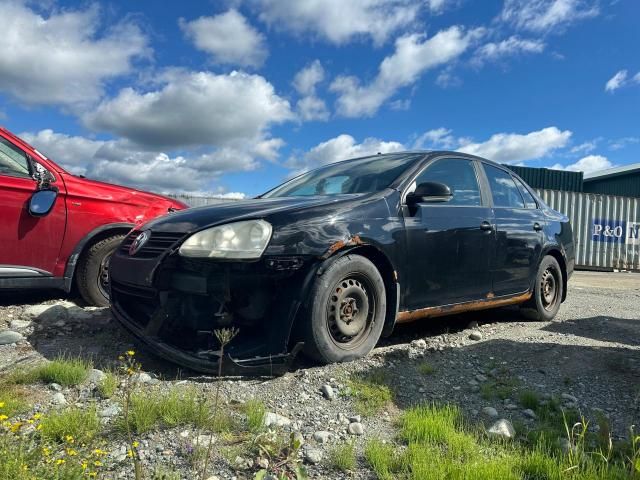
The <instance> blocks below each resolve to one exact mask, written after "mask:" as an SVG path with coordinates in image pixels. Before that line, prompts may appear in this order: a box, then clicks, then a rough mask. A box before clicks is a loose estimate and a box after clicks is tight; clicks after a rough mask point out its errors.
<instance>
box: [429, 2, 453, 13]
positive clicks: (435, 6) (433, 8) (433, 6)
mask: <svg viewBox="0 0 640 480" xmlns="http://www.w3.org/2000/svg"><path fill="white" fill-rule="evenodd" d="M451 3H453V2H452V1H451V0H427V6H428V7H429V11H430V12H431V13H432V14H438V13H442V11H443V10H444V9H445V8H446V7H447V6H448V5H449V4H451Z"/></svg>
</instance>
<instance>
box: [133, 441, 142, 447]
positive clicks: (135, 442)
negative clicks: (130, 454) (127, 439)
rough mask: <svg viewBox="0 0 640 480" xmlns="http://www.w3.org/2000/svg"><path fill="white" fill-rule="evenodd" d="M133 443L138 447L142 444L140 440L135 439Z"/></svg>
mask: <svg viewBox="0 0 640 480" xmlns="http://www.w3.org/2000/svg"><path fill="white" fill-rule="evenodd" d="M131 445H133V448H138V447H139V446H140V442H138V441H137V440H134V441H133V443H132V444H131Z"/></svg>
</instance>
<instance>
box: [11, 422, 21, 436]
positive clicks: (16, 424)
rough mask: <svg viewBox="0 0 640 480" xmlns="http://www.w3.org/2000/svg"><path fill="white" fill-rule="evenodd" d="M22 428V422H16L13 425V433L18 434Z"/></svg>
mask: <svg viewBox="0 0 640 480" xmlns="http://www.w3.org/2000/svg"><path fill="white" fill-rule="evenodd" d="M20 427H22V422H16V423H14V424H13V425H11V427H10V428H11V431H12V432H13V433H16V432H17V431H18V430H20Z"/></svg>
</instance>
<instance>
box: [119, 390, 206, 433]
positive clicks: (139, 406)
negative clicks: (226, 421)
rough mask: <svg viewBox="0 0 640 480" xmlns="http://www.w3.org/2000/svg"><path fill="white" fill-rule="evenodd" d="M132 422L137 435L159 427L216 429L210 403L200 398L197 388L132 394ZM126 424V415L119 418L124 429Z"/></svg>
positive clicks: (120, 426) (130, 413)
mask: <svg viewBox="0 0 640 480" xmlns="http://www.w3.org/2000/svg"><path fill="white" fill-rule="evenodd" d="M128 421H129V426H130V427H131V429H132V430H133V431H134V432H136V433H145V432H148V431H150V430H152V429H153V428H154V427H156V426H164V427H177V426H181V425H193V426H194V427H197V428H204V427H212V426H213V417H212V415H211V404H210V402H209V401H208V400H206V399H204V398H202V397H200V396H199V395H198V392H197V390H196V389H195V388H179V387H174V388H172V389H170V390H169V391H168V392H160V391H158V390H145V391H140V392H134V393H132V394H131V403H130V406H129V414H128ZM125 422H126V420H125V418H124V416H122V417H120V418H119V421H118V427H119V428H120V429H121V430H125V429H126V423H125Z"/></svg>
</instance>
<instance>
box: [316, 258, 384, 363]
mask: <svg viewBox="0 0 640 480" xmlns="http://www.w3.org/2000/svg"><path fill="white" fill-rule="evenodd" d="M330 262H331V263H329V265H328V266H327V267H326V269H325V271H324V272H323V273H322V275H321V276H320V277H318V278H317V279H316V282H315V284H314V285H313V287H312V289H311V295H310V298H309V307H308V309H307V311H308V312H309V316H310V318H308V319H306V320H307V324H306V332H305V347H304V351H305V353H306V354H307V355H309V356H310V357H313V358H314V359H316V360H318V361H320V362H323V363H333V362H346V361H350V360H355V359H357V358H362V357H364V356H366V355H367V354H368V353H369V352H370V351H371V350H372V349H373V347H375V345H376V343H377V342H378V339H379V338H380V334H381V332H382V328H383V326H384V320H385V314H386V311H387V301H386V294H385V288H384V281H383V280H382V277H381V275H380V272H379V271H378V269H377V268H376V267H375V265H374V264H373V263H371V262H370V261H369V260H367V259H366V258H364V257H362V256H360V255H346V256H344V257H341V258H338V259H336V260H333V261H330Z"/></svg>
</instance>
